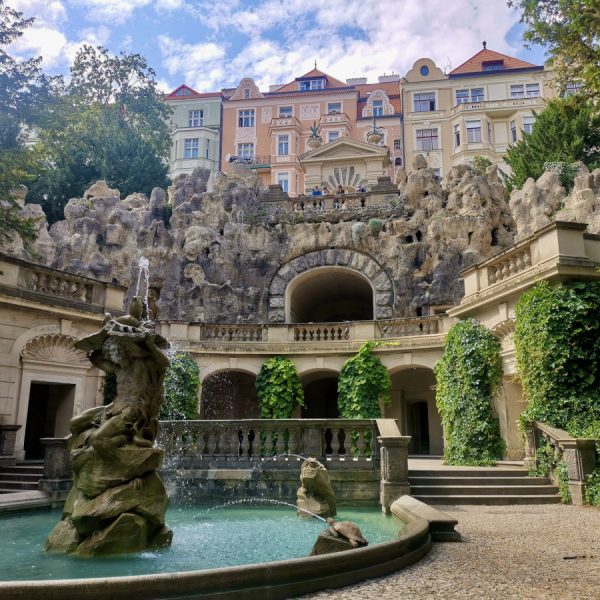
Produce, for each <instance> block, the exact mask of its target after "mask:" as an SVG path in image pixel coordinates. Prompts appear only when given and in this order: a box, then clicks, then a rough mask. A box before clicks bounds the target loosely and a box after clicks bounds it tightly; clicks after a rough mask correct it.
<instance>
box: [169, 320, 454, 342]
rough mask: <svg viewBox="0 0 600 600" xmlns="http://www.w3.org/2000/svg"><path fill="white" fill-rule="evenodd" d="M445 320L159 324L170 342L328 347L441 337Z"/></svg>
mask: <svg viewBox="0 0 600 600" xmlns="http://www.w3.org/2000/svg"><path fill="white" fill-rule="evenodd" d="M444 319H445V316H443V315H435V316H431V317H413V318H407V319H382V320H378V321H348V322H343V323H291V324H280V323H268V324H260V323H241V324H219V323H178V322H173V321H171V322H169V323H160V324H159V328H160V332H161V334H162V335H164V336H165V337H166V338H167V339H170V340H173V341H176V340H180V341H185V342H192V343H193V342H196V343H203V344H211V345H212V344H218V345H223V344H236V345H239V344H242V345H246V344H248V347H250V346H251V345H252V346H256V345H257V344H258V345H260V344H277V343H281V344H294V343H310V344H313V345H317V346H318V345H319V344H323V345H326V344H327V345H328V344H332V343H333V344H335V343H337V342H362V341H366V340H377V339H382V340H389V339H394V338H400V337H404V336H423V335H438V334H441V333H443V332H444V330H445V321H444Z"/></svg>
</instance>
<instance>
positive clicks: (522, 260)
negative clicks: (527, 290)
mask: <svg viewBox="0 0 600 600" xmlns="http://www.w3.org/2000/svg"><path fill="white" fill-rule="evenodd" d="M531 264H532V261H531V247H530V246H529V245H527V246H525V247H524V248H519V249H518V250H517V251H515V252H513V253H511V254H507V255H505V256H503V257H502V258H501V259H499V260H498V261H496V262H493V263H491V264H490V265H488V282H489V284H490V285H492V284H494V283H498V282H499V281H503V280H504V279H507V278H508V277H511V276H512V275H516V274H517V273H522V272H523V271H525V270H526V269H529V268H530V267H531Z"/></svg>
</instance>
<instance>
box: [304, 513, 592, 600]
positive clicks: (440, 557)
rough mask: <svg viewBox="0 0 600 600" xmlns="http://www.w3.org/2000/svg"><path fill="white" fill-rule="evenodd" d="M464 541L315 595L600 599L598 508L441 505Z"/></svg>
mask: <svg viewBox="0 0 600 600" xmlns="http://www.w3.org/2000/svg"><path fill="white" fill-rule="evenodd" d="M436 508H439V509H440V510H442V511H444V512H446V513H448V514H450V515H452V516H454V517H455V518H456V519H458V526H457V528H456V529H457V530H458V531H460V533H461V534H462V537H463V541H462V542H460V543H439V542H434V545H433V548H432V550H431V552H430V553H429V554H428V555H427V556H426V557H425V558H424V559H423V560H421V561H420V562H418V563H417V564H415V565H412V566H410V567H407V568H406V569H403V570H402V571H399V572H398V573H396V574H393V575H389V576H387V577H383V578H381V579H372V580H369V581H366V582H365V583H362V584H359V585H354V586H351V587H347V588H341V589H338V590H331V591H325V592H320V593H317V594H311V595H309V596H303V598H305V599H306V600H308V599H309V598H310V599H316V598H318V599H325V598H327V599H337V600H357V599H360V600H363V599H364V600H388V599H389V600H409V599H421V598H460V599H463V598H478V599H486V600H487V599H496V598H499V599H500V598H502V599H504V598H518V599H528V598H536V599H538V598H548V599H554V598H560V599H561V600H567V599H573V600H575V599H577V600H587V599H590V600H592V599H593V600H598V599H600V510H599V509H597V508H592V507H577V506H565V505H561V504H550V505H536V506H439V507H436Z"/></svg>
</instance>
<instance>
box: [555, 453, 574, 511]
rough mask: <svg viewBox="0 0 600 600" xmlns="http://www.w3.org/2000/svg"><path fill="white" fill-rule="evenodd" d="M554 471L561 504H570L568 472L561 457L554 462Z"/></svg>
mask: <svg viewBox="0 0 600 600" xmlns="http://www.w3.org/2000/svg"><path fill="white" fill-rule="evenodd" d="M555 473H556V478H557V480H558V495H559V496H560V499H561V501H562V502H563V504H570V503H571V492H570V490H569V473H568V471H567V463H566V462H565V461H564V460H562V459H561V460H559V461H558V462H557V463H556V470H555Z"/></svg>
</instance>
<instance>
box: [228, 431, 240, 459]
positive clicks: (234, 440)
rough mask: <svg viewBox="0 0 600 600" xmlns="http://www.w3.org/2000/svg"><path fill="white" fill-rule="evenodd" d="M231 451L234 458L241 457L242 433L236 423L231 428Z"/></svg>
mask: <svg viewBox="0 0 600 600" xmlns="http://www.w3.org/2000/svg"><path fill="white" fill-rule="evenodd" d="M228 437H229V453H230V457H232V458H233V459H234V460H238V458H239V457H240V446H241V444H240V433H239V430H238V428H237V425H234V426H233V427H232V428H231V429H230V430H229V435H228Z"/></svg>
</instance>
